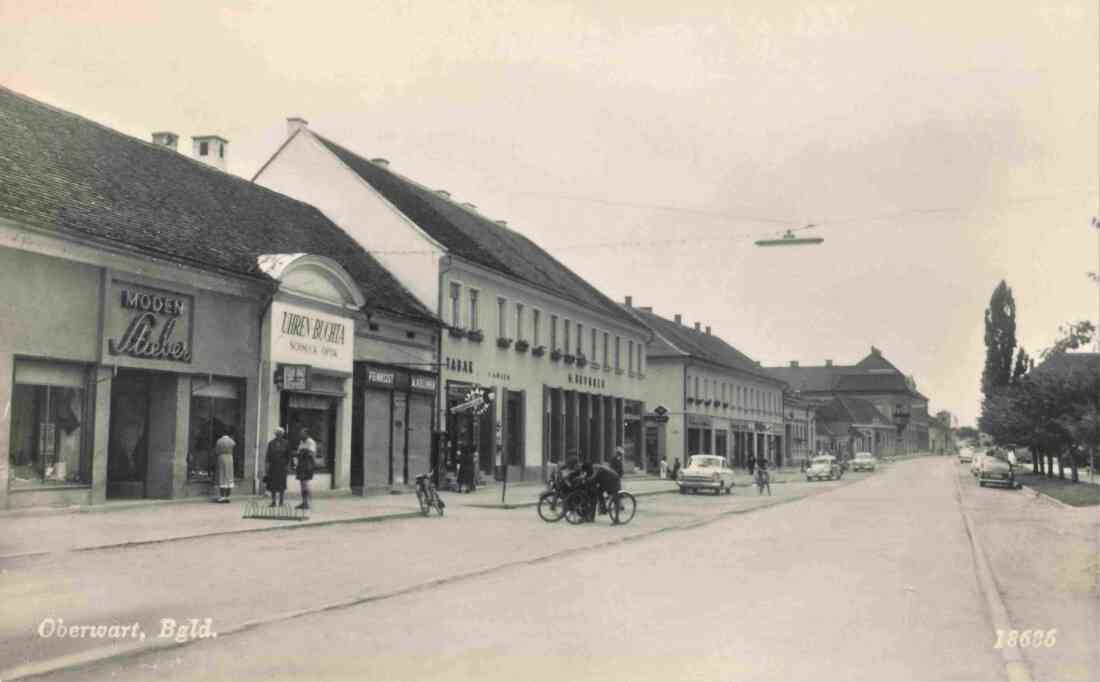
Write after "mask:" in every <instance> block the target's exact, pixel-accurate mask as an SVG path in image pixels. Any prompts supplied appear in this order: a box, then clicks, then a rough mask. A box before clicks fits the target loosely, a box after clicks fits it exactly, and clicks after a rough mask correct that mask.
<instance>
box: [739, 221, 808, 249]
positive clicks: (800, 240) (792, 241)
mask: <svg viewBox="0 0 1100 682" xmlns="http://www.w3.org/2000/svg"><path fill="white" fill-rule="evenodd" d="M811 227H817V225H814V224H813V223H810V224H809V225H807V226H806V227H803V228H802V229H803V230H808V229H810V228H811ZM823 241H825V239H824V238H823V237H796V236H795V234H794V230H787V231H786V232H784V233H783V236H782V237H781V238H779V239H758V240H757V241H756V245H757V246H807V245H814V244H820V243H821V242H823Z"/></svg>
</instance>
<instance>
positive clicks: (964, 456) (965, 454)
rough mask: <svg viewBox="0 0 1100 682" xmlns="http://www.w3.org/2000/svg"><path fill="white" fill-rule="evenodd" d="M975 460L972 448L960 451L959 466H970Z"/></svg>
mask: <svg viewBox="0 0 1100 682" xmlns="http://www.w3.org/2000/svg"><path fill="white" fill-rule="evenodd" d="M973 459H974V452H973V451H972V450H971V449H970V448H963V449H962V450H959V464H970V461H971V460H973Z"/></svg>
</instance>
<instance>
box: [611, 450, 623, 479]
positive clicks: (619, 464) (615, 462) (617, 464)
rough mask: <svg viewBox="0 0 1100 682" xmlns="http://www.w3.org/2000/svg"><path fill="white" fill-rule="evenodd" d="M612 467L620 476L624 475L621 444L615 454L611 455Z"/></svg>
mask: <svg viewBox="0 0 1100 682" xmlns="http://www.w3.org/2000/svg"><path fill="white" fill-rule="evenodd" d="M611 469H612V470H613V471H614V472H615V473H617V474H618V475H619V478H622V477H623V446H621V445H619V446H617V447H616V448H615V454H614V456H612V457H611Z"/></svg>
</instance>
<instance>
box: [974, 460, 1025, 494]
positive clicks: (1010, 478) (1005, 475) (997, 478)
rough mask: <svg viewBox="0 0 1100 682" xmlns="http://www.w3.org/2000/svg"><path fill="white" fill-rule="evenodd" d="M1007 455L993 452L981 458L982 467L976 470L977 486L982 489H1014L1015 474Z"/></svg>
mask: <svg viewBox="0 0 1100 682" xmlns="http://www.w3.org/2000/svg"><path fill="white" fill-rule="evenodd" d="M1007 454H1008V453H1005V452H1003V451H994V452H991V453H987V454H986V455H985V457H983V458H982V465H981V467H980V468H979V470H978V485H980V486H982V487H983V488H984V487H985V486H987V485H1003V486H1006V487H1009V488H1015V487H1016V472H1015V471H1014V467H1013V466H1012V464H1010V463H1009V461H1008V458H1007Z"/></svg>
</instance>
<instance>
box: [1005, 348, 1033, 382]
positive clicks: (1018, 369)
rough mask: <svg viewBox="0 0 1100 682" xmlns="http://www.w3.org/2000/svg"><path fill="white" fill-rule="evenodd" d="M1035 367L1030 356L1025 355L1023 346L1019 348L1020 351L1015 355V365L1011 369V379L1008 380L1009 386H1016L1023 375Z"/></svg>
mask: <svg viewBox="0 0 1100 682" xmlns="http://www.w3.org/2000/svg"><path fill="white" fill-rule="evenodd" d="M1034 366H1035V361H1033V360H1032V359H1031V356H1030V355H1028V354H1027V351H1026V350H1024V347H1023V346H1020V350H1019V352H1018V353H1016V364H1015V366H1013V368H1012V377H1011V379H1010V380H1009V383H1010V384H1016V383H1018V382H1019V381H1020V379H1022V378H1023V376H1024V375H1025V374H1027V373H1028V372H1030V371H1031V369H1032V367H1034Z"/></svg>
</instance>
